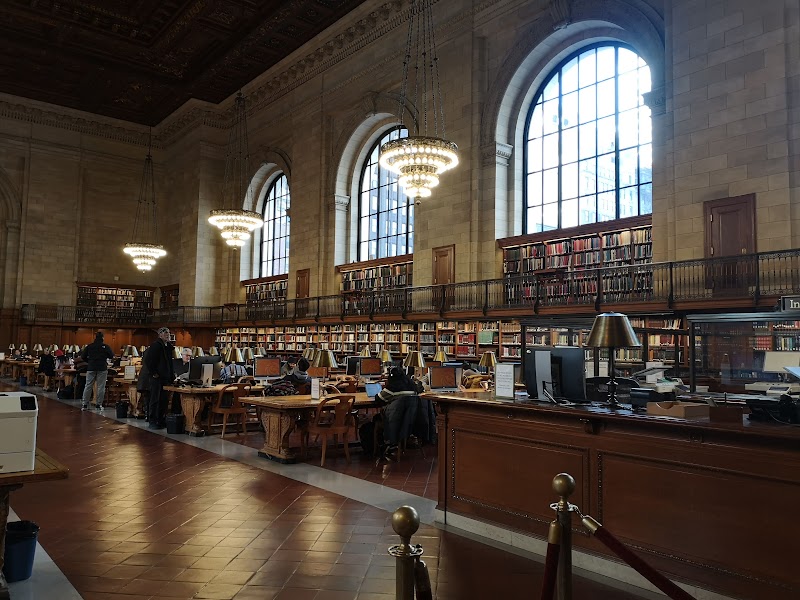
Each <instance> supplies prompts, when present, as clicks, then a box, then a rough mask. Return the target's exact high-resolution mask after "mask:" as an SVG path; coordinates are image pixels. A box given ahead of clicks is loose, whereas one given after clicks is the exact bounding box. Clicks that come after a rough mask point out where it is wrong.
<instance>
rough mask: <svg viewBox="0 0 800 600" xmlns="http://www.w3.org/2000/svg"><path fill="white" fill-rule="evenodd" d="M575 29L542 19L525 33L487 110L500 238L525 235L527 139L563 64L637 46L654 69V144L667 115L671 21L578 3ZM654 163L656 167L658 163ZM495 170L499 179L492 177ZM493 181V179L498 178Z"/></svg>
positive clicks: (616, 0)
mask: <svg viewBox="0 0 800 600" xmlns="http://www.w3.org/2000/svg"><path fill="white" fill-rule="evenodd" d="M572 7H573V8H572V15H571V18H572V20H571V23H570V24H569V25H567V26H566V27H563V28H561V29H558V30H556V31H554V22H553V21H552V20H551V19H547V18H542V19H539V20H537V21H536V22H534V23H533V24H532V25H531V26H530V27H528V28H527V29H525V30H523V31H522V32H521V33H520V34H519V35H518V36H517V40H516V42H515V43H514V44H513V45H512V46H511V47H512V48H513V49H512V50H511V51H509V53H508V54H507V55H506V58H505V60H504V61H503V64H502V66H501V68H500V71H499V73H498V76H497V78H496V79H495V80H494V82H493V84H492V86H491V88H490V90H489V93H488V95H487V101H486V104H485V105H484V110H483V114H482V120H481V123H482V126H481V155H482V158H483V165H482V167H483V169H489V173H488V174H489V177H486V178H485V179H484V180H485V181H486V185H487V186H488V189H486V190H485V193H486V194H488V195H489V197H494V198H495V202H496V204H497V206H498V208H500V207H506V210H504V211H503V212H505V213H506V215H507V217H506V218H505V219H496V221H495V237H496V238H502V237H507V236H512V235H520V234H521V233H522V222H523V218H522V214H523V213H522V211H523V209H524V204H525V200H524V194H523V191H522V190H523V185H524V177H525V175H524V172H525V163H524V156H523V155H524V152H523V150H522V149H523V147H524V146H523V144H524V136H525V126H526V122H527V117H528V109H529V107H530V105H531V103H532V102H533V100H534V98H535V96H536V93H537V91H538V90H539V89H540V88H541V86H542V84H543V83H544V81H545V80H546V79H547V78H548V77H549V76H550V75H551V73H552V71H553V69H555V68H556V67H557V66H558V65H559V64H560V63H561V62H562V61H563V60H564V59H566V58H567V57H568V56H569V55H570V54H573V53H574V52H576V51H578V50H580V49H581V48H583V47H585V46H590V45H592V44H596V43H600V42H612V43H622V44H626V45H628V46H630V47H631V48H633V49H634V50H635V51H636V53H637V54H639V55H640V56H641V57H642V59H643V60H644V61H645V62H647V64H648V66H649V67H650V73H651V80H652V90H653V91H652V92H651V94H650V95H649V97H648V100H650V101H651V108H652V109H653V117H654V120H653V125H654V127H653V137H654V146H655V143H656V141H657V140H656V138H657V137H658V131H657V127H656V119H655V117H656V115H657V114H659V106H658V105H659V104H660V106H661V108H662V110H661V111H660V112H663V93H664V91H663V86H664V52H665V49H664V22H663V19H662V18H661V17H660V16H659V15H658V14H657V13H656V12H655V11H653V10H652V9H651V8H649V7H648V6H646V5H645V4H644V3H643V2H640V1H639V0H606V1H605V2H602V3H600V2H587V3H576V4H573V5H572ZM655 160H656V159H655V158H654V162H655ZM492 171H493V173H492ZM492 174H493V175H494V176H491V175H492Z"/></svg>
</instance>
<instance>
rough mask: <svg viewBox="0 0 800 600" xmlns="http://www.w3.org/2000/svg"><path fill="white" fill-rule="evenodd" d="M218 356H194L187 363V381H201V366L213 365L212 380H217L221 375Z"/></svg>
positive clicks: (220, 364) (220, 363)
mask: <svg viewBox="0 0 800 600" xmlns="http://www.w3.org/2000/svg"><path fill="white" fill-rule="evenodd" d="M220 360H221V357H219V356H195V357H194V358H192V360H190V361H189V381H201V380H202V379H203V365H213V370H212V374H211V378H212V379H219V378H220V374H221V373H222V362H220Z"/></svg>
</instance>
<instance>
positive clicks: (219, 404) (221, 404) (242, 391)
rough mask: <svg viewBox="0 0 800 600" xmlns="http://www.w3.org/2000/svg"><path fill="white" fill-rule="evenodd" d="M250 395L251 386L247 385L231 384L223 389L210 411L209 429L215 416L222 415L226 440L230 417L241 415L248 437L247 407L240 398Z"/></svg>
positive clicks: (223, 433)
mask: <svg viewBox="0 0 800 600" xmlns="http://www.w3.org/2000/svg"><path fill="white" fill-rule="evenodd" d="M249 395H250V385H249V384H246V383H231V384H230V385H226V386H225V387H224V388H222V389H221V390H220V391H219V393H218V394H217V397H216V399H215V400H214V404H213V405H212V406H211V410H209V411H208V427H209V429H210V428H211V422H212V421H213V419H214V415H222V436H221V437H222V438H223V439H224V438H225V427H226V426H227V425H228V416H229V415H239V417H240V419H241V423H242V431H243V433H244V435H247V407H245V406H243V405H242V403H241V402H239V398H242V397H243V396H249Z"/></svg>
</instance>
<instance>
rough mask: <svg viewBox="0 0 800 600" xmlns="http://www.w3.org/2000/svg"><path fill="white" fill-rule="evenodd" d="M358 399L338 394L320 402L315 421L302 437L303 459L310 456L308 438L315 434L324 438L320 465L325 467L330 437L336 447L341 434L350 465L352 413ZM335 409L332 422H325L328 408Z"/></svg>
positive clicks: (309, 425)
mask: <svg viewBox="0 0 800 600" xmlns="http://www.w3.org/2000/svg"><path fill="white" fill-rule="evenodd" d="M355 401H356V397H355V396H353V395H347V394H338V395H332V396H326V397H324V398H323V399H322V400H320V403H319V406H317V410H316V412H315V413H314V420H313V421H312V422H311V423H309V424H308V425H307V426H306V428H305V431H304V432H303V433H302V435H301V438H300V440H301V443H302V451H303V457H305V456H307V454H308V436H309V435H310V434H312V433H313V434H314V435H316V436H318V437H322V460H321V461H320V463H319V465H320V466H321V467H324V466H325V452H326V450H327V448H328V436H331V435H332V436H333V443H334V446H337V445H338V444H339V434H341V435H342V443H343V444H344V455H345V458H346V460H347V463H348V464H350V446H349V442H350V440H349V439H348V438H349V435H350V431H351V430H352V429H353V419H352V417H351V414H350V413H351V412H352V411H353V404H354V403H355ZM331 405H332V406H333V407H334V417H333V420H332V421H330V422H325V421H324V417H325V413H326V410H327V408H329V407H330V406H331Z"/></svg>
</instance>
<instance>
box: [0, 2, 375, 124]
mask: <svg viewBox="0 0 800 600" xmlns="http://www.w3.org/2000/svg"><path fill="white" fill-rule="evenodd" d="M364 1H365V0H129V1H126V0H90V1H82V0H2V1H0V92H5V93H9V94H15V95H17V96H23V97H25V98H31V99H35V100H41V101H44V102H50V103H53V104H58V105H61V106H68V107H72V108H77V109H81V110H85V111H89V112H92V113H95V114H101V115H106V116H109V117H116V118H119V119H125V120H128V121H133V122H136V123H141V124H146V125H155V124H157V123H159V122H160V121H161V120H162V119H164V117H166V116H167V115H169V114H170V113H172V112H173V111H174V110H175V109H176V108H178V107H179V106H181V105H182V104H183V103H184V102H186V101H187V100H188V99H190V98H198V99H201V100H206V101H208V102H213V103H218V102H220V101H222V100H224V99H225V98H226V97H228V96H229V95H231V94H232V93H233V92H235V91H236V90H237V89H238V88H239V87H240V86H242V85H244V84H246V83H247V82H249V81H251V80H252V79H254V78H255V77H256V76H258V75H259V74H261V73H262V72H264V71H265V70H267V69H268V68H269V67H271V66H273V65H274V64H276V63H277V62H279V61H280V60H281V59H283V58H285V57H286V56H287V55H288V54H290V53H291V52H292V51H294V50H296V49H297V48H299V47H300V46H301V45H303V44H304V43H306V42H307V41H309V40H310V39H311V38H313V37H314V36H315V35H317V34H318V33H320V32H321V31H323V30H324V29H325V28H327V27H328V26H330V25H332V24H333V23H334V22H336V21H337V20H338V19H340V18H341V17H343V16H344V15H346V14H347V13H348V12H349V11H351V10H353V9H354V8H355V7H357V6H358V5H360V4H362V3H363V2H364Z"/></svg>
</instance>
